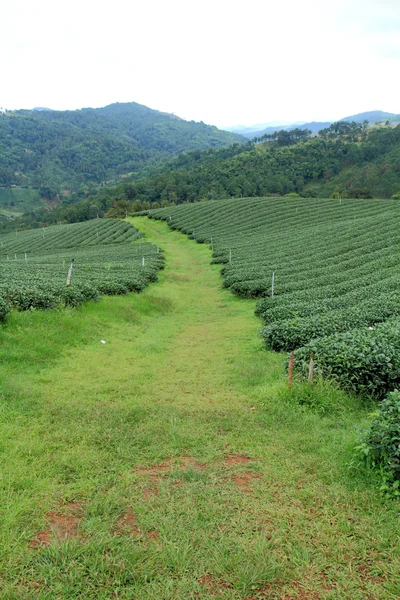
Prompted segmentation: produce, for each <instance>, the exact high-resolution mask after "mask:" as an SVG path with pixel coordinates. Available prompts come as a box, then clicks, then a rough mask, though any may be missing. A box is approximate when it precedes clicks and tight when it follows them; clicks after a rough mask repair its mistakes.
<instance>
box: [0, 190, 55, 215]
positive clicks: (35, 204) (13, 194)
mask: <svg viewBox="0 0 400 600" xmlns="http://www.w3.org/2000/svg"><path fill="white" fill-rule="evenodd" d="M10 202H13V203H14V204H13V206H11V205H10ZM43 206H44V203H43V201H42V200H40V199H39V192H38V190H35V189H33V188H5V187H0V214H3V215H5V216H6V217H9V216H14V217H19V216H21V215H22V214H23V213H24V212H28V211H30V210H36V209H38V208H43Z"/></svg>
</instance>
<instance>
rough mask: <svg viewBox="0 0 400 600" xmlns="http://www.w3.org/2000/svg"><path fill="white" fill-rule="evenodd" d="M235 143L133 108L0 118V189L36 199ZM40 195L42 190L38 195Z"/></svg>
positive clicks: (212, 130) (199, 126)
mask: <svg viewBox="0 0 400 600" xmlns="http://www.w3.org/2000/svg"><path fill="white" fill-rule="evenodd" d="M237 141H239V142H241V141H242V138H241V137H240V136H238V135H236V134H233V133H229V132H225V131H220V130H218V129H217V128H216V127H212V126H210V125H205V124H204V123H195V122H193V121H191V122H188V121H184V120H183V119H180V118H178V117H176V116H174V115H170V114H166V113H161V112H159V111H156V110H152V109H150V108H147V107H146V106H142V105H140V104H136V103H134V102H132V103H126V104H111V105H110V106H106V107H105V108H99V109H91V108H87V109H82V110H76V111H52V110H45V111H35V110H33V111H29V110H19V111H15V112H7V113H1V114H0V186H1V185H2V186H6V187H8V186H10V185H25V186H26V185H29V186H32V187H34V188H37V189H41V191H42V195H43V196H44V197H51V196H54V195H56V193H58V192H60V191H61V190H67V191H68V190H71V189H72V190H76V189H81V188H82V186H83V188H84V187H85V186H90V185H93V184H99V183H101V182H104V181H109V180H112V179H115V178H117V177H119V176H120V175H121V174H126V173H132V172H137V171H139V170H140V169H142V168H143V167H145V166H146V165H150V164H154V163H156V162H158V161H160V160H162V159H164V158H167V157H168V156H170V155H173V154H178V153H180V152H184V151H186V150H196V149H205V148H214V147H220V146H224V145H228V144H232V143H234V142H237ZM46 188H47V189H46Z"/></svg>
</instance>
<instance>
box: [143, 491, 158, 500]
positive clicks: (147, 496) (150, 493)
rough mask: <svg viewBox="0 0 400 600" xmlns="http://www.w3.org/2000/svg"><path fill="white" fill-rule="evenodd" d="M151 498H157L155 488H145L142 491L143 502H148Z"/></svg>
mask: <svg viewBox="0 0 400 600" xmlns="http://www.w3.org/2000/svg"><path fill="white" fill-rule="evenodd" d="M152 496H158V489H157V488H146V489H145V490H143V498H144V500H150V498H151V497H152Z"/></svg>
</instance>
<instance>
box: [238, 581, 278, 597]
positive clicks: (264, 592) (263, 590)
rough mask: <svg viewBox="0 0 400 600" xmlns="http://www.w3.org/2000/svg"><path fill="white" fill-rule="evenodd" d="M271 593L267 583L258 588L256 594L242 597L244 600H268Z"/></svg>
mask: <svg viewBox="0 0 400 600" xmlns="http://www.w3.org/2000/svg"><path fill="white" fill-rule="evenodd" d="M271 594H272V588H271V586H270V585H269V584H268V585H266V586H264V587H262V588H260V589H259V590H258V591H257V595H256V596H248V597H247V598H244V600H269V599H270V598H272V595H271ZM275 597H276V596H275Z"/></svg>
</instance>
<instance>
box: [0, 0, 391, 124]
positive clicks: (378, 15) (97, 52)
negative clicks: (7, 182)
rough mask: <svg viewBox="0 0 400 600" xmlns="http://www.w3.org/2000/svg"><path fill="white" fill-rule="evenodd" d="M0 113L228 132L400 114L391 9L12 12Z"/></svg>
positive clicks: (382, 0) (117, 4)
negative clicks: (28, 111)
mask: <svg viewBox="0 0 400 600" xmlns="http://www.w3.org/2000/svg"><path fill="white" fill-rule="evenodd" d="M0 20H1V25H2V27H1V31H2V33H1V37H0V65H1V78H0V107H4V108H7V109H18V108H33V107H38V106H42V107H43V106H44V107H48V108H52V109H55V110H66V109H78V108H84V107H94V108H95V107H100V106H106V105H108V104H111V103H113V102H139V103H140V104H144V105H146V106H149V107H150V108H154V109H157V110H161V111H165V112H169V113H174V114H176V115H178V116H180V117H182V118H184V119H187V120H194V121H204V122H205V123H209V124H213V125H217V126H218V127H228V126H233V125H239V124H242V125H252V124H255V123H267V122H271V121H280V122H296V121H303V122H306V121H332V120H337V119H340V118H342V117H345V116H349V115H353V114H356V113H359V112H364V111H368V110H378V109H380V110H385V111H389V112H394V113H400V77H399V74H400V0H329V1H328V0H302V1H301V2H300V1H299V0H278V1H277V0H246V1H244V0H241V1H240V2H236V1H235V0H229V1H227V0H202V1H201V2H194V1H193V0H185V1H182V0H125V1H122V0H113V1H112V2H104V3H101V2H100V1H98V0H97V1H93V0H79V1H78V0H68V1H66V0H58V2H55V1H54V0H36V1H33V0H13V2H8V3H7V4H6V5H3V7H2V10H1V13H0Z"/></svg>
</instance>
